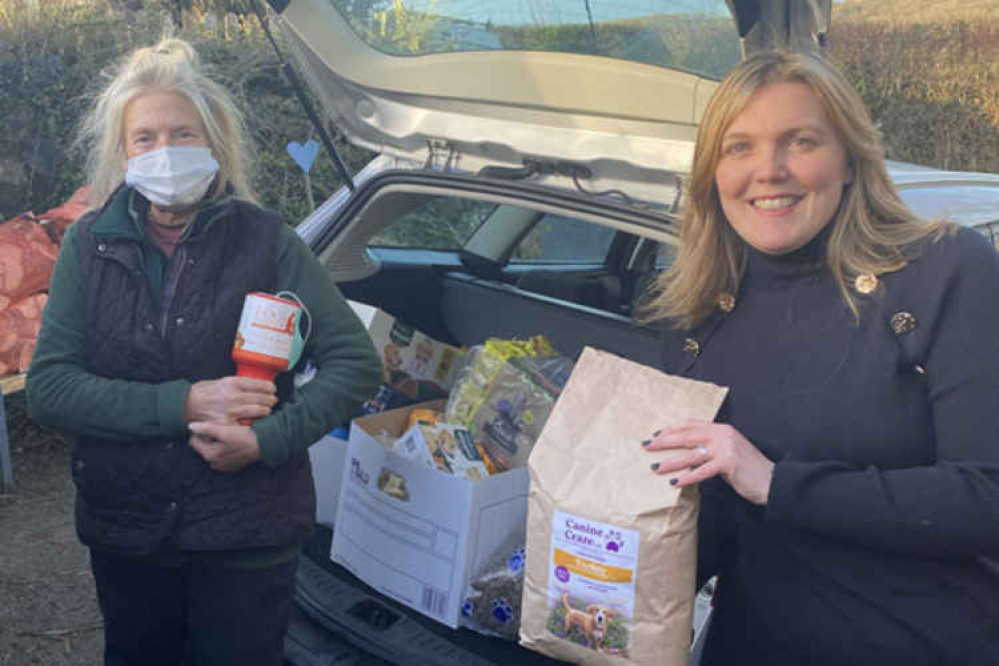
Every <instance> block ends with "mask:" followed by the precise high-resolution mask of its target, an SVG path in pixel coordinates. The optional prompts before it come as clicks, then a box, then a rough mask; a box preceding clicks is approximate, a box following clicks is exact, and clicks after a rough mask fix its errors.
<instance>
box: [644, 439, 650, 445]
mask: <svg viewBox="0 0 999 666" xmlns="http://www.w3.org/2000/svg"><path fill="white" fill-rule="evenodd" d="M651 443H652V440H651V439H647V440H645V441H644V442H642V446H648V445H649V444H651Z"/></svg>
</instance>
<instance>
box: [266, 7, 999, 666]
mask: <svg viewBox="0 0 999 666" xmlns="http://www.w3.org/2000/svg"><path fill="white" fill-rule="evenodd" d="M270 4H271V8H272V9H273V11H274V15H275V16H276V20H275V23H276V24H277V25H278V26H279V28H280V30H281V33H282V35H283V37H284V40H283V43H284V47H283V48H284V49H285V50H286V51H287V52H288V53H290V54H291V56H292V57H293V59H294V60H295V61H296V62H297V65H298V67H299V69H300V71H301V72H302V73H303V74H304V79H305V81H306V82H307V84H308V86H309V87H310V88H311V90H312V93H313V94H314V96H315V98H316V99H318V100H319V103H320V105H321V111H322V112H323V114H324V115H325V120H326V121H328V122H329V123H331V124H332V125H333V126H335V127H336V128H337V130H339V131H340V132H342V133H343V134H344V135H345V136H346V137H347V139H348V140H349V141H350V142H352V143H353V144H355V145H357V146H360V147H363V148H367V149H369V150H371V151H373V152H374V153H376V154H377V157H375V159H374V160H373V161H372V162H371V163H370V164H368V165H367V166H366V167H365V168H364V169H363V170H361V171H360V172H359V173H356V174H346V173H344V175H345V177H347V178H349V179H350V181H351V184H350V185H349V186H346V187H344V188H342V189H341V190H340V191H339V192H338V193H336V194H335V195H334V196H333V197H331V198H330V199H329V200H328V201H326V202H325V203H323V204H322V205H321V206H320V207H319V208H318V209H317V210H316V211H315V212H314V213H313V214H312V215H310V216H309V217H308V218H307V219H306V220H304V221H302V222H301V223H300V224H299V226H298V230H299V232H300V233H301V234H302V236H303V237H304V238H305V239H306V240H307V241H309V242H310V244H311V245H312V247H313V248H314V249H315V251H316V252H317V254H318V256H319V257H320V259H321V261H322V263H323V265H324V266H326V268H327V269H328V270H329V272H330V274H331V275H332V276H333V278H334V279H335V280H336V281H337V282H338V283H339V284H340V286H341V289H342V290H343V292H344V294H345V295H346V296H347V297H348V298H351V299H353V300H357V301H362V302H365V303H369V304H371V305H375V306H377V307H379V308H382V309H384V310H386V311H388V312H389V313H391V314H392V315H394V316H396V317H397V318H399V319H402V320H404V321H406V322H407V323H409V324H411V325H413V326H415V327H416V328H418V329H419V330H421V331H423V332H425V333H427V334H428V335H430V336H432V337H435V338H437V339H439V340H442V341H445V342H449V343H453V344H464V345H473V344H476V343H479V342H481V341H483V340H484V339H485V338H486V337H491V336H496V337H525V336H528V335H533V334H537V333H542V334H544V335H545V336H547V337H548V338H549V339H550V340H551V341H552V343H553V344H554V345H555V347H556V348H557V349H559V350H560V351H561V352H562V353H563V354H566V355H569V356H573V357H574V356H575V355H577V354H578V353H579V351H580V350H581V349H582V347H583V346H584V345H592V346H595V347H599V348H602V349H606V350H609V351H612V352H615V353H617V354H620V355H622V356H625V357H627V358H630V359H633V360H636V361H639V362H642V363H647V364H650V365H655V364H657V362H658V356H659V351H658V336H657V333H656V331H655V330H654V328H653V327H651V326H649V325H646V324H644V323H642V322H641V321H640V320H639V319H638V318H636V313H637V312H638V310H639V309H640V305H641V301H642V297H643V294H644V292H645V288H646V287H647V286H648V285H649V283H650V282H651V281H652V280H654V278H655V276H656V275H657V274H658V273H659V272H660V271H661V270H662V269H663V268H665V267H666V266H668V265H669V262H670V261H671V258H672V256H673V248H674V247H675V244H676V241H677V214H678V212H679V211H680V210H681V209H682V206H683V201H684V185H685V182H686V178H687V174H688V171H689V167H690V162H691V158H692V153H693V143H694V139H695V135H696V131H697V125H698V121H699V118H700V116H701V113H702V111H703V109H704V107H705V105H706V103H707V101H708V99H709V98H710V96H711V94H712V92H713V91H714V89H715V87H716V86H717V81H718V79H720V78H721V77H722V76H723V75H724V74H725V72H726V71H727V70H728V69H729V68H731V67H732V66H733V65H734V64H735V63H737V62H738V61H739V60H740V58H742V57H744V55H745V54H746V53H747V52H749V51H752V50H753V49H755V48H759V47H760V46H765V45H766V44H769V43H772V42H773V40H775V39H777V40H781V41H784V42H791V43H803V44H810V45H818V46H819V47H821V46H822V45H823V44H824V41H825V35H826V30H827V27H828V23H829V17H830V10H831V0H811V1H802V2H793V3H788V2H784V1H782V0H759V1H758V2H753V1H742V0H740V1H739V2H735V1H734V0H730V1H729V2H725V1H723V0H642V1H641V2H639V1H637V0H628V1H623V0H618V1H611V0H502V1H494V2H483V1H482V0H396V1H395V2H394V3H385V2H372V1H371V0H271V1H270ZM323 124H325V123H323ZM341 168H342V163H341ZM890 171H891V174H892V177H893V178H894V180H895V182H896V185H897V186H898V188H899V190H900V192H901V195H902V197H903V199H904V200H905V201H906V203H908V204H909V205H910V206H911V207H912V208H913V209H914V210H915V211H916V212H917V213H919V214H920V215H923V216H924V217H927V218H933V217H939V216H946V217H949V218H951V219H953V220H956V221H957V222H959V223H960V224H963V225H967V226H971V227H974V228H976V229H979V230H980V231H981V232H982V233H984V234H986V235H988V236H989V237H990V238H992V239H993V241H996V240H997V239H999V175H995V174H980V173H954V172H942V171H937V170H933V169H928V168H924V167H918V166H915V165H908V164H902V163H891V164H890ZM333 476H335V475H333ZM329 477H330V475H328V474H327V475H324V476H323V479H322V483H323V488H321V490H320V492H321V493H322V492H326V493H331V492H332V493H335V492H336V488H335V487H332V488H331V487H330V483H333V484H334V485H335V480H334V481H332V482H331V481H330V479H329ZM331 529H332V526H331V525H321V526H320V527H319V528H318V529H317V533H316V537H315V538H314V539H313V541H312V542H310V544H309V545H308V548H307V550H306V555H307V557H306V558H304V559H303V562H302V566H301V572H300V580H299V595H298V597H299V602H300V607H301V612H300V614H299V616H298V617H297V618H296V621H295V623H294V624H293V627H292V631H291V632H290V634H289V640H288V661H289V662H291V663H297V664H302V665H303V666H304V665H305V664H320V663H322V664H326V663H337V664H341V663H342V664H349V663H358V664H362V663H397V664H462V665H467V664H531V663H553V662H552V661H551V660H549V659H547V658H545V657H542V656H540V655H537V654H535V653H532V652H528V651H526V650H523V649H521V648H519V647H517V646H516V645H514V644H512V643H507V642H503V641H500V640H498V639H493V638H487V637H484V636H480V635H478V634H474V633H471V632H469V631H466V630H457V631H456V630H451V629H448V628H446V627H444V626H442V625H439V624H437V623H435V622H433V621H432V620H429V619H426V618H424V617H422V616H421V615H420V614H418V613H416V612H413V611H411V610H409V609H406V608H405V607H403V606H402V605H400V604H396V603H394V602H392V601H391V600H389V599H387V598H385V597H383V596H381V595H380V594H379V593H378V592H376V591H375V590H373V589H372V588H370V587H368V586H366V585H364V584H363V583H361V582H360V581H359V580H358V579H356V578H354V577H353V576H352V575H351V573H350V572H348V571H346V570H344V569H343V568H341V567H339V566H338V565H337V564H335V563H333V562H331V561H330V551H329V544H330V530H331ZM372 556H373V557H377V554H372ZM697 609H698V612H696V613H695V622H694V625H695V626H694V630H695V631H694V632H693V633H694V634H695V635H697V636H699V635H701V634H702V633H703V632H702V631H701V629H702V627H703V625H704V622H705V620H706V618H707V616H708V598H707V597H706V596H705V595H703V594H702V595H701V596H699V598H698V603H697ZM697 645H698V643H697V641H696V640H695V641H694V643H693V650H692V661H696V658H697Z"/></svg>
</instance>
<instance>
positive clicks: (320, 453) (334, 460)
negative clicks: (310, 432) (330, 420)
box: [309, 435, 347, 525]
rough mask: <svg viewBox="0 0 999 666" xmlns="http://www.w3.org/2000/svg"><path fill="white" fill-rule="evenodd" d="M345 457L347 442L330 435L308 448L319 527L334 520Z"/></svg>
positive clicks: (330, 523)
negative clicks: (314, 486)
mask: <svg viewBox="0 0 999 666" xmlns="http://www.w3.org/2000/svg"><path fill="white" fill-rule="evenodd" d="M346 455H347V441H346V440H343V439H339V438H338V437H333V436H332V435H326V436H324V437H323V438H322V439H320V440H319V441H318V442H316V443H315V444H313V445H312V446H310V447H309V458H310V460H311V461H312V480H313V482H315V485H316V522H317V523H319V524H321V525H332V524H333V522H334V521H335V520H336V509H337V504H338V503H339V502H340V481H341V480H342V479H343V461H344V457H345V456H346Z"/></svg>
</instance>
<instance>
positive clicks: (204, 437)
mask: <svg viewBox="0 0 999 666" xmlns="http://www.w3.org/2000/svg"><path fill="white" fill-rule="evenodd" d="M188 428H190V430H191V437H190V439H189V440H188V444H189V445H190V446H191V448H192V449H194V450H195V451H197V453H198V455H200V456H201V457H202V458H204V459H205V462H206V463H208V466H209V467H211V468H212V469H213V470H215V471H216V472H225V473H232V472H238V471H240V470H241V469H243V468H244V467H246V466H247V465H252V464H253V463H255V462H257V461H258V460H260V442H258V441H257V433H255V432H253V428H250V427H249V426H242V425H223V424H221V423H203V422H196V423H191V424H189V425H188Z"/></svg>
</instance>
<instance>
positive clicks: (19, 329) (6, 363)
mask: <svg viewBox="0 0 999 666" xmlns="http://www.w3.org/2000/svg"><path fill="white" fill-rule="evenodd" d="M47 298H48V296H46V295H45V294H35V295H34V296H29V297H28V298H25V299H22V300H20V301H18V302H17V303H15V304H14V305H12V306H10V307H9V308H7V309H5V310H2V311H0V376H3V375H7V374H10V373H13V372H24V371H26V370H27V369H28V366H29V365H30V364H31V354H32V353H33V352H34V351H35V339H36V338H37V337H38V329H39V328H40V327H41V325H42V308H43V307H44V306H45V301H46V299H47Z"/></svg>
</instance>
